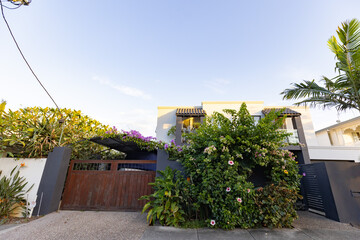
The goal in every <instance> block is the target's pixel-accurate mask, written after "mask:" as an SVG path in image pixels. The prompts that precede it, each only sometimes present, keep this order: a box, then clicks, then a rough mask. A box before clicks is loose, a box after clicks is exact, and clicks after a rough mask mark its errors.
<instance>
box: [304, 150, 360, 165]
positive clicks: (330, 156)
mask: <svg viewBox="0 0 360 240" xmlns="http://www.w3.org/2000/svg"><path fill="white" fill-rule="evenodd" d="M308 149H309V155H310V159H311V160H344V161H355V162H360V147H347V146H309V148H308Z"/></svg>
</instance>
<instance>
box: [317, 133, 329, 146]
mask: <svg viewBox="0 0 360 240" xmlns="http://www.w3.org/2000/svg"><path fill="white" fill-rule="evenodd" d="M316 139H317V141H318V145H319V146H331V142H330V139H329V135H328V133H327V132H326V131H323V132H320V133H317V134H316Z"/></svg>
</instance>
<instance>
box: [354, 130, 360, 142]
mask: <svg viewBox="0 0 360 240" xmlns="http://www.w3.org/2000/svg"><path fill="white" fill-rule="evenodd" d="M352 136H353V139H354V142H360V132H352Z"/></svg>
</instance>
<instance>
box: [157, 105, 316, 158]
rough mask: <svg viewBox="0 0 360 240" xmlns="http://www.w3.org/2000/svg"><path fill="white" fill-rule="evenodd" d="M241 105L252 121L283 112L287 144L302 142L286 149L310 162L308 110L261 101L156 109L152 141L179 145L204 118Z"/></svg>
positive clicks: (313, 141) (311, 140)
mask: <svg viewBox="0 0 360 240" xmlns="http://www.w3.org/2000/svg"><path fill="white" fill-rule="evenodd" d="M242 103H246V105H247V109H248V111H249V112H250V114H251V115H252V116H253V117H254V118H255V119H260V118H263V117H264V116H265V115H266V114H267V113H269V112H270V110H272V109H276V110H283V109H284V108H285V110H284V111H283V114H284V115H286V116H287V118H286V123H285V124H284V129H285V130H286V131H288V132H291V133H293V135H292V137H290V138H289V139H288V141H289V143H302V146H299V145H298V146H294V145H290V146H289V147H288V149H289V150H291V151H293V152H294V153H295V154H297V155H298V159H299V162H300V163H310V157H309V154H308V150H307V146H309V145H312V146H313V145H315V146H316V145H317V140H316V136H315V131H314V127H313V124H312V120H311V115H310V111H309V109H308V108H305V107H295V106H291V107H285V106H265V105H264V102H262V101H245V102H244V101H232V102H202V103H201V106H190V107H189V106H159V107H158V118H157V127H156V138H157V139H159V140H162V141H165V142H169V141H170V140H172V139H174V138H175V140H176V143H177V144H181V132H182V131H187V130H191V129H193V128H196V126H197V125H199V124H200V123H201V121H202V119H203V117H205V116H206V115H208V116H210V115H211V114H212V113H213V112H215V111H216V112H222V110H223V109H235V110H239V109H240V107H241V104H242ZM174 126H176V132H175V134H174V135H175V136H174V135H170V136H168V132H169V130H170V129H171V128H173V127H174Z"/></svg>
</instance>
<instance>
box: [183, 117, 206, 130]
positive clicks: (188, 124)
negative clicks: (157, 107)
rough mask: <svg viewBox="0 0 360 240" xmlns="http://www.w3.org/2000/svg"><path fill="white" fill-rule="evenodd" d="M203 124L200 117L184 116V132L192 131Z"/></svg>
mask: <svg viewBox="0 0 360 240" xmlns="http://www.w3.org/2000/svg"><path fill="white" fill-rule="evenodd" d="M200 124H201V119H200V117H186V118H185V117H184V118H183V125H182V132H192V131H194V130H195V129H197V128H199V127H200Z"/></svg>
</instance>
